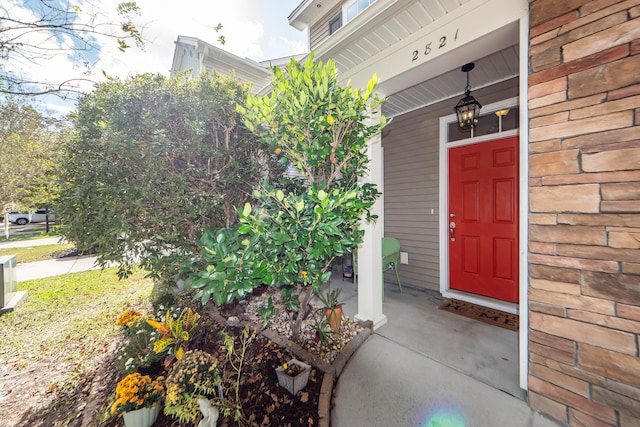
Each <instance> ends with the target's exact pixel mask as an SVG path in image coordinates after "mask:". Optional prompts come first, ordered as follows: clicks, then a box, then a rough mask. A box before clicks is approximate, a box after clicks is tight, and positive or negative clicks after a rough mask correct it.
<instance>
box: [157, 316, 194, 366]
mask: <svg viewBox="0 0 640 427" xmlns="http://www.w3.org/2000/svg"><path fill="white" fill-rule="evenodd" d="M147 323H148V324H149V325H151V326H153V327H154V328H156V330H157V331H158V332H159V333H160V335H162V337H161V338H160V339H159V340H157V341H156V342H155V343H154V346H153V349H154V351H155V352H156V353H162V352H164V351H168V353H169V354H173V355H174V356H175V357H176V359H178V360H180V359H182V357H183V356H184V353H185V351H186V347H187V346H188V344H189V342H190V341H191V339H192V338H193V336H194V333H195V332H196V330H197V328H198V326H199V324H200V315H199V314H198V313H196V312H194V311H192V310H191V309H190V308H185V309H183V310H182V311H181V312H180V315H179V316H177V318H174V317H173V316H172V315H171V310H167V312H166V316H165V320H164V322H160V321H156V320H147Z"/></svg>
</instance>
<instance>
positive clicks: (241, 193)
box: [58, 74, 269, 278]
mask: <svg viewBox="0 0 640 427" xmlns="http://www.w3.org/2000/svg"><path fill="white" fill-rule="evenodd" d="M247 91H248V87H247V86H245V85H242V84H240V83H239V82H238V81H236V80H235V79H234V78H233V77H225V76H221V75H219V74H212V75H208V74H202V75H201V76H200V77H199V78H196V79H189V78H188V77H187V76H185V75H180V76H177V77H175V78H166V77H164V76H162V75H159V74H158V75H151V74H145V75H140V76H136V77H133V78H130V79H128V80H126V81H113V82H109V83H104V84H100V85H98V86H97V87H96V90H95V91H94V92H92V93H90V94H88V95H85V96H83V97H82V98H81V99H80V101H79V104H78V110H77V113H76V114H75V117H74V119H73V121H74V124H75V133H74V135H73V137H72V138H70V140H69V141H68V143H67V144H66V145H65V158H64V161H63V162H62V172H61V177H62V180H63V189H62V193H61V198H60V201H59V203H58V211H59V213H60V214H61V216H62V218H63V221H64V227H63V233H64V235H65V237H66V238H68V239H69V240H70V241H73V242H75V243H76V245H78V247H79V249H84V250H92V251H95V252H96V253H97V255H98V261H99V263H101V264H103V265H104V264H105V263H107V262H110V261H113V262H118V263H119V264H120V274H121V275H126V274H128V273H129V272H130V271H131V267H132V266H133V265H134V264H135V263H137V262H138V260H139V261H140V262H141V264H142V267H144V268H146V269H147V270H149V271H150V272H151V274H152V275H154V276H156V277H162V278H169V277H174V278H175V275H176V274H177V271H178V270H179V268H180V267H181V266H182V265H183V264H184V262H185V260H186V259H188V258H190V257H192V256H193V255H194V251H195V250H196V249H197V241H198V239H199V238H200V236H202V234H203V232H204V228H205V227H212V228H219V227H222V226H228V225H231V224H232V223H234V222H235V219H236V213H235V211H234V209H233V206H234V205H238V204H240V205H242V204H243V203H244V202H245V201H247V200H248V199H249V197H250V195H251V191H252V189H253V187H254V186H255V185H256V184H257V183H258V182H259V181H260V180H261V179H263V178H265V177H267V176H268V175H267V172H268V170H269V160H268V159H269V156H268V154H266V153H265V151H264V149H263V147H262V146H261V144H259V143H257V138H256V137H255V136H254V135H253V134H252V133H251V132H249V131H248V130H246V128H245V127H244V125H243V124H242V120H241V119H240V116H239V114H238V113H237V111H236V104H237V103H238V102H244V101H245V100H246V96H247V93H248V92H247Z"/></svg>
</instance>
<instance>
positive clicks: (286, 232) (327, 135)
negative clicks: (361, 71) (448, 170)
mask: <svg viewBox="0 0 640 427" xmlns="http://www.w3.org/2000/svg"><path fill="white" fill-rule="evenodd" d="M375 84H376V78H375V76H374V78H373V79H372V80H371V81H370V82H369V84H368V85H367V88H366V90H362V89H354V88H351V87H342V86H340V85H339V84H338V81H337V71H336V67H335V64H334V63H333V61H328V62H327V63H326V64H323V63H322V62H320V63H315V62H314V58H313V55H311V56H310V58H309V59H308V60H307V61H306V62H305V63H304V64H301V63H298V62H296V61H295V60H291V61H290V62H289V64H288V65H287V66H286V67H285V68H284V69H282V70H280V69H278V68H274V77H273V82H272V86H271V87H272V92H271V94H270V95H267V96H263V97H261V96H249V99H248V101H247V106H246V108H244V107H242V106H240V107H239V110H240V111H241V112H242V113H243V118H244V121H245V124H246V125H247V127H248V128H249V129H251V130H252V131H254V132H255V133H256V134H258V135H259V136H260V137H261V139H262V141H263V142H264V143H265V144H267V145H268V146H269V148H270V150H272V151H274V152H276V153H279V154H280V155H281V156H282V161H283V162H284V163H287V164H290V165H292V166H293V167H294V168H295V169H297V170H298V171H300V172H301V173H302V174H303V175H304V176H305V178H306V179H307V182H308V187H307V188H306V189H304V191H302V192H295V191H290V192H288V193H285V192H284V191H282V190H280V189H276V188H274V187H273V186H271V185H269V184H265V185H263V187H262V189H261V190H259V191H256V192H255V196H256V198H257V199H258V200H257V203H256V204H255V208H254V207H253V206H252V205H250V204H249V203H247V204H246V205H245V206H244V208H243V209H242V211H241V212H240V217H239V222H240V225H239V226H238V227H235V228H233V229H223V230H220V231H218V232H217V233H213V232H209V231H208V232H207V233H206V234H205V235H204V237H203V239H202V242H203V244H204V245H205V250H204V251H202V255H203V257H204V262H203V263H202V264H200V265H195V266H194V268H195V273H194V274H193V276H192V278H191V281H190V284H189V285H190V286H191V287H193V288H196V289H198V293H197V294H196V296H197V297H199V298H201V300H202V302H203V303H205V304H206V302H207V301H208V300H209V299H210V298H213V299H214V300H215V301H216V302H217V303H218V304H222V303H228V302H230V301H232V300H234V299H238V298H243V297H244V296H245V295H246V294H248V293H249V292H251V290H252V289H253V288H254V287H257V286H259V285H260V284H262V283H266V284H269V285H275V286H279V287H281V288H282V289H283V296H284V297H285V298H284V299H285V301H287V302H288V303H290V300H291V296H292V289H291V287H292V285H291V284H296V285H297V286H298V291H299V292H300V293H304V298H303V301H302V304H301V305H300V307H301V312H300V313H299V315H298V317H297V319H296V322H295V323H294V325H293V327H292V338H293V339H294V340H297V339H298V338H299V336H298V334H299V332H300V326H301V323H302V320H303V318H304V317H305V315H306V313H307V312H308V303H309V300H310V298H311V296H312V294H313V292H314V291H315V292H318V291H319V289H320V286H321V285H322V284H323V283H326V282H328V281H329V279H330V278H331V264H332V262H333V260H334V259H335V257H336V256H341V255H344V254H346V253H349V252H353V251H354V250H355V249H356V248H357V245H358V244H359V243H361V242H362V238H363V235H364V231H363V230H361V229H360V223H361V221H362V219H363V218H366V220H370V219H372V216H370V212H369V210H370V208H371V207H372V206H373V203H374V202H375V200H376V198H377V196H378V192H377V190H376V188H375V185H373V184H370V183H363V182H361V180H360V179H359V178H361V177H362V176H363V175H364V174H365V173H366V171H367V164H368V161H369V160H368V157H367V141H368V140H369V139H370V138H371V137H373V136H374V135H375V134H377V133H379V132H380V131H381V129H382V128H383V127H384V126H385V124H386V121H385V119H384V117H380V118H379V120H376V121H374V122H373V124H368V123H370V119H371V111H375V107H376V105H377V104H378V103H379V102H380V100H379V99H378V98H377V96H375V95H373V89H374V87H375ZM371 108H373V110H372V109H371ZM376 122H377V123H376ZM294 298H295V299H296V300H297V297H294ZM290 307H292V308H294V309H295V308H296V307H297V304H290Z"/></svg>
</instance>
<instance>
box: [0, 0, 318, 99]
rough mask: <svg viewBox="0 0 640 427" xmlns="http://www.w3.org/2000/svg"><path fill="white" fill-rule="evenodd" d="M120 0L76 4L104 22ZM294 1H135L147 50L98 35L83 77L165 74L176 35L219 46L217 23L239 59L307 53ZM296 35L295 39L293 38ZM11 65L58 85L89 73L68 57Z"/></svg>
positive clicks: (50, 42)
mask: <svg viewBox="0 0 640 427" xmlns="http://www.w3.org/2000/svg"><path fill="white" fill-rule="evenodd" d="M7 1H8V4H9V6H8V8H10V9H11V11H12V13H16V14H19V15H20V17H22V18H30V19H33V18H34V16H33V14H32V13H31V12H30V11H28V10H26V9H25V8H23V7H22V4H23V1H22V0H7ZM32 1H33V0H32ZM121 1H122V0H84V1H82V0H80V3H78V4H79V5H80V6H81V8H82V12H83V13H84V14H88V15H89V16H90V15H92V14H94V13H99V14H100V15H99V16H100V19H101V20H102V21H103V22H105V21H107V22H112V23H115V24H118V23H119V22H120V21H121V19H120V18H119V17H118V16H117V15H116V7H117V5H118V4H119V3H120V2H121ZM298 3H299V0H183V1H181V2H180V3H179V4H177V3H175V2H163V1H158V0H137V4H138V5H139V6H140V8H141V16H139V17H136V18H135V20H134V22H135V23H136V24H138V25H139V28H140V29H142V31H143V36H144V38H145V39H146V40H147V43H146V49H145V50H144V51H141V50H140V49H138V48H137V47H135V46H132V47H131V49H128V50H127V51H126V52H125V53H122V52H120V51H119V50H118V44H117V42H116V40H115V38H111V37H106V36H102V37H97V38H98V43H99V45H100V46H101V52H100V54H99V56H98V57H97V59H95V60H94V61H93V62H92V63H91V64H90V65H91V67H92V68H91V70H90V74H89V75H88V76H87V77H88V78H90V79H92V80H94V81H104V76H103V75H102V71H103V70H104V71H105V72H106V73H107V74H109V75H110V76H117V77H120V78H127V77H129V76H131V75H135V74H140V73H145V72H160V73H163V74H168V72H169V69H170V68H171V62H172V59H173V51H174V42H175V41H176V40H177V37H178V35H184V36H190V37H197V38H199V39H201V40H204V41H206V42H208V43H211V44H213V45H218V46H220V45H219V43H218V42H217V38H218V35H219V34H218V33H216V32H215V31H214V27H215V26H216V25H217V24H218V23H221V24H222V25H223V27H222V30H221V31H220V34H222V35H224V36H225V38H226V44H225V45H224V46H220V47H221V48H222V49H225V50H227V51H229V52H231V53H233V54H235V55H238V56H240V57H247V58H251V59H254V60H256V61H261V60H265V59H269V58H278V57H282V56H286V55H292V54H298V53H303V52H306V50H307V47H306V37H305V34H304V33H298V32H297V31H294V32H292V31H291V28H290V27H289V26H288V24H287V21H286V17H287V16H288V14H289V13H290V12H291V10H293V8H294V7H295V6H297V4H298ZM85 16H86V15H85ZM84 19H86V18H84ZM109 31H116V33H117V34H120V30H119V27H118V26H117V25H116V26H115V27H110V29H109ZM296 36H299V37H298V38H297V39H296ZM32 37H33V38H32V39H30V40H31V41H32V43H36V44H39V45H40V46H41V47H48V48H58V47H60V46H63V45H71V44H72V42H73V40H72V39H70V38H65V39H64V40H63V44H60V41H59V40H56V39H55V38H54V37H52V36H51V34H48V33H45V32H39V33H35V34H34V35H33V36H32ZM129 44H132V43H129ZM94 56H95V55H94ZM9 67H10V68H11V69H12V70H14V71H19V70H21V71H23V72H24V73H27V74H26V77H28V78H32V79H33V80H39V81H43V80H46V81H49V82H57V83H59V82H62V81H66V80H68V79H71V78H81V77H83V76H84V75H83V72H85V71H87V70H86V69H84V68H83V64H82V63H81V62H79V61H77V60H76V61H73V60H72V59H70V56H68V55H58V56H55V57H52V58H50V59H47V60H46V61H45V60H36V61H35V63H30V62H28V61H24V60H23V61H17V60H16V61H14V62H12V63H11V64H9V66H8V67H7V68H9ZM91 87H92V84H91V83H85V84H84V86H83V88H84V90H90V89H91Z"/></svg>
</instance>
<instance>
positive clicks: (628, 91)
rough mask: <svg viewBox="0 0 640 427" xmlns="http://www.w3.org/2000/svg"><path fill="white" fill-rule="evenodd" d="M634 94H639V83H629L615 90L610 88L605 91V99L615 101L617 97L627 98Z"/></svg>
mask: <svg viewBox="0 0 640 427" xmlns="http://www.w3.org/2000/svg"><path fill="white" fill-rule="evenodd" d="M636 95H640V84H637V85H631V86H627V87H623V88H620V89H616V90H610V91H609V93H607V100H608V101H617V100H618V99H622V98H628V97H631V96H636Z"/></svg>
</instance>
